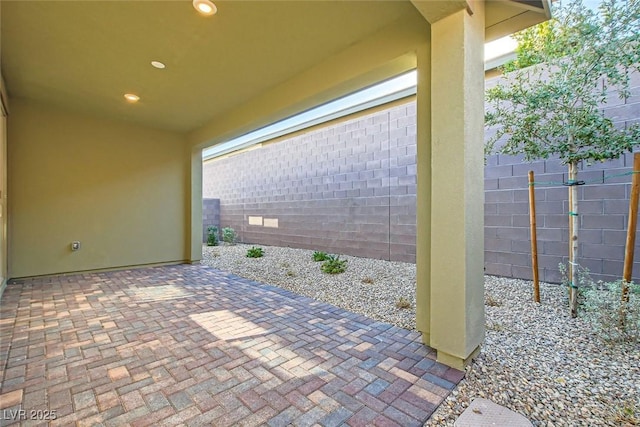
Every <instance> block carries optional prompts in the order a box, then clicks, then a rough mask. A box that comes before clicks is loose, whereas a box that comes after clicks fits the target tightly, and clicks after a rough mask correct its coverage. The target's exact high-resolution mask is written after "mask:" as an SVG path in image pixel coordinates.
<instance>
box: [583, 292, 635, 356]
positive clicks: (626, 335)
mask: <svg viewBox="0 0 640 427" xmlns="http://www.w3.org/2000/svg"><path fill="white" fill-rule="evenodd" d="M622 284H623V282H622V280H618V281H617V282H612V283H604V284H599V286H597V287H592V288H589V289H586V290H584V291H583V301H582V304H583V310H582V313H581V315H582V317H584V318H585V319H586V320H587V321H588V322H589V323H590V324H591V326H592V327H593V330H594V332H595V333H596V334H597V335H598V337H600V339H602V340H603V341H605V342H607V343H616V342H624V341H630V342H640V285H637V284H635V283H633V282H632V283H628V284H627V285H628V289H629V293H628V295H629V301H628V302H627V303H624V304H623V302H622Z"/></svg>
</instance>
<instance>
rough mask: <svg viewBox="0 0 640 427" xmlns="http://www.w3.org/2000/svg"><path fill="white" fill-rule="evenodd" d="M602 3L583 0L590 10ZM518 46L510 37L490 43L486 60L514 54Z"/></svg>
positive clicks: (486, 47) (485, 51)
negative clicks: (510, 53)
mask: <svg viewBox="0 0 640 427" xmlns="http://www.w3.org/2000/svg"><path fill="white" fill-rule="evenodd" d="M556 1H557V0H556ZM600 3H602V0H582V4H584V5H585V6H586V7H588V8H589V9H597V8H598V5H599V4H600ZM516 46H517V43H516V42H515V41H514V40H513V39H512V38H511V37H510V36H507V37H502V38H501V39H498V40H494V41H492V42H489V43H487V44H485V45H484V60H485V61H487V60H490V59H493V58H497V57H498V56H500V55H503V54H505V53H509V52H513V51H514V49H515V48H516Z"/></svg>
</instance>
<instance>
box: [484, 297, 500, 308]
mask: <svg viewBox="0 0 640 427" xmlns="http://www.w3.org/2000/svg"><path fill="white" fill-rule="evenodd" d="M484 303H485V305H487V306H489V307H500V306H501V305H502V303H501V302H500V301H498V300H497V299H495V298H494V297H492V296H491V295H487V296H486V297H485V299H484Z"/></svg>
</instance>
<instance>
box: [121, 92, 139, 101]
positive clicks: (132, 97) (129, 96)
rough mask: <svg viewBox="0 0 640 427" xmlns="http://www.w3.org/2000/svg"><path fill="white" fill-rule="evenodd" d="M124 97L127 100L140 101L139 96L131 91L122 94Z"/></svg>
mask: <svg viewBox="0 0 640 427" xmlns="http://www.w3.org/2000/svg"><path fill="white" fill-rule="evenodd" d="M124 99H126V100H127V101H129V102H138V101H140V97H139V96H138V95H134V94H132V93H125V94H124Z"/></svg>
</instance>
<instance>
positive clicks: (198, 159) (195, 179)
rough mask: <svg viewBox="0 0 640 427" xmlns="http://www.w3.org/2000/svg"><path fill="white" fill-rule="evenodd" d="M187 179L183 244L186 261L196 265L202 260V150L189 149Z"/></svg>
mask: <svg viewBox="0 0 640 427" xmlns="http://www.w3.org/2000/svg"><path fill="white" fill-rule="evenodd" d="M189 150H190V151H191V153H190V156H189V162H190V165H189V168H188V170H189V171H190V174H189V177H188V179H187V185H188V186H189V188H188V189H187V195H188V197H190V200H187V201H186V202H187V204H188V207H189V215H188V216H187V221H188V222H189V223H188V224H187V230H189V232H188V233H187V236H186V238H187V239H188V241H187V242H185V248H186V252H187V253H186V260H187V261H188V262H190V263H191V264H198V263H199V262H200V260H202V149H201V148H190V149H189Z"/></svg>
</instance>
